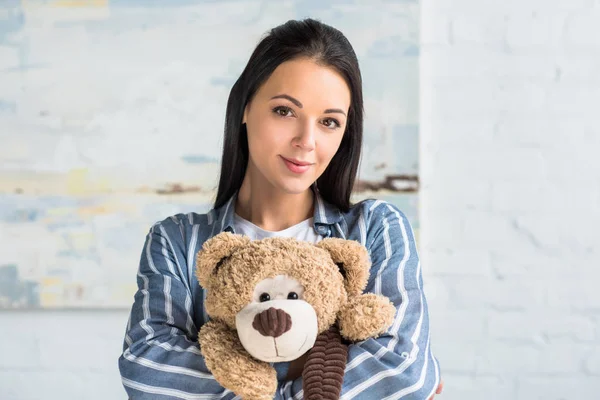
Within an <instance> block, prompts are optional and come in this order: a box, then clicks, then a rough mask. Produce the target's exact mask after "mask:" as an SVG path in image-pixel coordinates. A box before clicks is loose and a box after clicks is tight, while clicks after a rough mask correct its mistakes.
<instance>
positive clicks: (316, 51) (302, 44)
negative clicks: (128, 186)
mask: <svg viewBox="0 0 600 400" xmlns="http://www.w3.org/2000/svg"><path fill="white" fill-rule="evenodd" d="M301 57H306V58H310V59H312V60H314V61H315V62H317V63H318V64H320V65H323V66H327V67H332V68H334V69H335V70H336V71H338V73H340V74H341V75H342V77H343V78H344V79H345V81H346V83H347V85H348V86H349V88H350V93H351V103H350V110H349V112H348V118H347V124H346V130H345V132H344V136H343V138H342V142H341V144H340V147H339V149H338V151H337V153H336V154H335V156H334V157H333V158H332V160H331V162H330V164H329V165H328V166H327V168H326V169H325V171H324V172H323V174H322V175H321V176H320V177H319V178H318V179H317V189H318V190H319V193H320V194H321V196H322V197H323V198H324V199H325V201H327V202H329V203H331V204H333V205H335V206H337V207H338V208H339V209H340V210H342V211H348V209H349V208H350V195H351V194H352V188H353V186H354V181H355V179H356V174H357V172H358V164H359V161H360V154H361V146H362V135H363V95H362V77H361V74H360V68H359V66H358V60H357V58H356V54H355V53H354V49H353V48H352V45H351V44H350V42H349V41H348V39H346V37H345V36H344V35H343V34H342V33H341V32H340V31H339V30H337V29H335V28H333V27H331V26H329V25H326V24H324V23H322V22H320V21H316V20H314V19H310V18H309V19H304V20H301V21H296V20H291V21H288V22H286V23H284V24H282V25H279V26H277V27H275V28H273V29H272V30H270V31H269V32H268V34H267V35H266V36H265V37H264V38H263V39H262V40H261V41H260V43H259V44H258V45H257V46H256V49H254V52H253V53H252V55H251V56H250V59H249V60H248V64H247V65H246V68H244V71H243V72H242V74H241V75H240V77H239V78H238V80H237V81H236V82H235V84H234V85H233V87H232V88H231V92H230V94H229V100H228V101H227V111H226V115H225V137H224V142H223V155H222V158H221V174H220V177H219V188H218V190H217V197H216V200H215V205H214V207H215V208H218V207H221V206H222V205H223V204H225V203H226V202H227V200H228V199H229V198H230V197H231V196H232V195H233V194H234V193H235V192H237V191H238V190H239V189H240V187H241V186H242V181H243V179H244V175H245V173H246V167H247V164H248V136H247V131H246V125H245V124H242V118H243V115H244V108H245V107H246V105H247V104H248V102H249V101H250V100H251V99H252V97H253V96H254V94H255V93H256V91H257V90H258V88H259V87H260V86H261V85H262V84H263V83H264V82H265V81H266V80H267V79H268V78H269V76H270V75H271V74H272V73H273V71H274V70H275V68H277V67H278V66H279V64H281V63H283V62H285V61H290V60H293V59H296V58H301Z"/></svg>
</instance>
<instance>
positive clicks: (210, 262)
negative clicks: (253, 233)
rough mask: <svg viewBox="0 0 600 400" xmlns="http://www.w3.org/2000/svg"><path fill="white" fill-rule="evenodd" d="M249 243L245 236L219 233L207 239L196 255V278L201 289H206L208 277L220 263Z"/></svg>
mask: <svg viewBox="0 0 600 400" xmlns="http://www.w3.org/2000/svg"><path fill="white" fill-rule="evenodd" d="M249 242H250V239H249V238H248V237H246V236H242V235H236V234H233V233H230V232H221V233H219V234H218V235H216V236H213V237H212V238H210V239H208V240H207V241H206V242H204V244H203V245H202V249H201V250H200V251H199V252H198V254H197V255H196V277H197V278H198V282H200V285H201V286H202V287H207V286H208V283H209V280H210V276H211V275H212V274H213V273H215V272H216V270H217V268H218V267H219V266H220V265H221V263H222V261H223V260H224V259H226V258H227V257H229V256H231V255H232V254H233V253H234V252H235V251H236V250H238V249H241V248H242V247H244V246H246V245H247V244H248V243H249Z"/></svg>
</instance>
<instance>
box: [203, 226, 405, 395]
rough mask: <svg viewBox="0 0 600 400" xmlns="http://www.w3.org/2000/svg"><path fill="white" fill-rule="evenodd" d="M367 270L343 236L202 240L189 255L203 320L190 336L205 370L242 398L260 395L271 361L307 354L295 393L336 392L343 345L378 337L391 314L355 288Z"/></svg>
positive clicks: (269, 378)
mask: <svg viewBox="0 0 600 400" xmlns="http://www.w3.org/2000/svg"><path fill="white" fill-rule="evenodd" d="M369 269H370V260H369V256H368V252H367V249H366V248H365V247H364V246H362V245H361V244H360V243H359V242H357V241H353V240H346V239H339V238H325V239H323V240H321V241H320V242H318V243H316V244H314V243H309V242H305V241H300V240H297V239H294V238H284V237H271V238H265V239H261V240H250V239H249V238H248V237H247V236H243V235H239V234H234V233H230V232H222V233H219V234H218V235H216V236H214V237H212V238H210V239H208V240H207V241H206V242H205V243H204V244H203V246H202V248H201V249H200V251H199V252H198V253H197V257H196V277H197V278H198V282H199V284H200V285H201V286H202V288H203V289H204V290H205V291H206V300H205V303H204V304H205V308H206V312H207V315H208V316H209V321H208V322H206V323H205V324H204V325H203V326H202V327H201V329H200V332H199V337H198V340H199V344H200V351H201V353H202V355H203V356H204V358H205V362H206V366H207V368H208V369H209V370H210V372H211V373H212V374H213V376H214V377H215V379H216V380H217V381H218V382H219V383H220V384H221V386H223V387H225V388H227V389H229V390H231V391H232V392H234V393H235V394H236V395H239V396H241V397H242V399H244V400H267V399H269V400H270V399H273V397H274V396H275V391H276V390H277V374H276V370H275V369H274V368H273V366H272V363H274V362H284V361H292V360H295V359H297V358H299V357H301V356H303V355H306V354H308V358H307V360H306V363H305V367H304V370H303V372H302V377H303V387H304V398H305V399H308V400H311V396H312V398H324V399H325V398H339V391H340V390H341V384H342V380H343V374H344V369H345V364H346V361H347V358H346V357H347V344H348V343H351V342H356V341H362V340H366V339H368V338H372V337H377V336H379V335H381V334H382V333H384V332H385V331H386V330H387V329H388V328H389V327H390V326H391V324H392V322H393V320H394V317H395V313H396V309H395V307H394V305H393V304H392V303H391V301H390V300H389V299H388V298H387V297H385V296H381V295H376V294H373V293H366V294H364V293H363V291H364V289H365V287H366V285H367V281H368V277H369ZM327 352H329V353H327ZM328 385H329V386H331V387H328ZM336 390H337V392H336ZM325 392H328V393H329V397H327V396H325V397H322V396H324V395H323V393H325ZM334 392H335V396H337V397H335V396H334V397H331V393H334ZM311 393H314V395H312V394H311ZM319 393H320V394H319ZM319 396H321V397H319Z"/></svg>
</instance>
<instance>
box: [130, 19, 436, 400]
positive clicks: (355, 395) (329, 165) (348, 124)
mask: <svg viewBox="0 0 600 400" xmlns="http://www.w3.org/2000/svg"><path fill="white" fill-rule="evenodd" d="M361 85H362V82H361V76H360V71H359V67H358V61H357V59H356V56H355V54H354V51H353V49H352V46H351V45H350V43H349V42H348V40H347V39H346V38H345V37H344V35H343V34H342V33H341V32H339V31H338V30H336V29H334V28H332V27H330V26H327V25H325V24H322V23H320V22H317V21H314V20H310V19H308V20H304V21H289V22H287V23H285V24H283V25H281V26H279V27H276V28H275V29H273V30H272V31H271V32H270V34H269V35H268V36H267V37H265V38H264V39H263V40H262V41H261V42H260V43H259V44H258V46H257V48H256V49H255V51H254V52H253V54H252V56H251V57H250V60H249V61H248V64H247V66H246V68H245V69H244V71H243V72H242V74H241V76H240V78H239V79H238V80H237V82H236V83H235V84H234V86H233V88H232V90H231V94H230V96H229V101H228V103H227V113H226V122H225V139H224V148H223V157H222V166H221V174H220V180H219V187H218V191H217V198H216V201H215V204H214V208H213V209H212V210H211V211H210V212H208V213H207V214H202V215H200V214H195V213H189V214H186V215H182V214H178V215H175V216H172V217H170V218H167V219H165V220H164V221H162V222H158V223H157V224H155V225H154V226H153V227H152V228H151V229H150V232H149V234H148V236H147V238H146V243H145V247H144V251H143V254H142V258H141V262H140V267H139V271H138V286H139V290H138V292H137V293H136V295H135V301H134V304H133V307H132V311H131V316H130V320H129V323H128V325H127V332H126V335H125V343H124V348H123V354H122V356H121V357H120V359H119V368H120V371H121V376H122V380H123V384H124V386H125V389H126V391H127V393H128V394H129V397H130V398H131V399H151V398H152V399H155V398H174V399H175V398H180V399H221V398H223V399H231V398H234V397H235V395H234V394H233V393H231V392H230V391H227V390H225V389H223V388H222V387H221V386H220V385H219V384H218V383H217V382H216V381H215V380H214V378H213V377H212V376H211V374H210V373H209V372H208V370H207V368H206V365H205V363H204V360H203V358H202V355H201V353H200V351H199V348H198V344H197V336H198V330H199V328H200V327H201V326H202V324H203V323H204V322H206V320H207V318H206V312H205V310H204V308H203V295H204V293H203V291H202V288H201V287H200V286H199V284H198V282H197V280H196V278H195V276H194V267H195V266H194V259H195V255H196V253H197V251H198V250H199V249H200V248H201V246H202V244H203V243H204V242H205V241H206V240H207V239H208V238H210V237H212V236H214V235H216V234H218V233H219V232H222V231H230V232H235V233H240V234H245V235H248V236H250V237H251V238H252V239H260V238H263V237H267V236H293V237H297V238H300V239H302V240H308V241H312V242H318V241H319V240H321V239H323V238H324V237H330V236H335V237H340V238H344V239H350V240H357V241H359V242H361V243H362V244H363V245H365V246H366V247H367V248H368V249H369V252H370V255H371V261H372V268H371V275H370V279H369V284H368V287H367V289H366V290H367V291H370V292H375V293H379V294H383V295H386V296H388V297H389V298H390V299H391V300H392V301H393V303H394V304H395V306H396V307H397V310H398V312H397V315H396V319H395V321H394V324H393V325H392V327H391V328H390V329H389V331H388V332H387V333H386V334H385V335H383V336H381V337H379V338H377V339H370V340H366V341H364V342H361V343H357V344H353V345H350V346H349V352H348V363H347V368H346V373H345V378H344V383H343V387H342V398H343V399H378V400H379V399H400V398H402V399H411V400H412V399H419V400H424V399H428V398H430V397H432V396H433V395H434V392H435V391H436V389H438V393H439V391H440V389H441V386H440V388H438V384H439V382H440V377H439V367H438V363H437V360H436V359H435V358H434V357H433V355H432V353H431V348H430V345H429V322H428V313H427V305H426V301H425V297H424V295H423V291H422V278H421V270H420V264H419V260H418V255H417V252H416V248H415V242H414V238H413V233H412V229H411V227H410V224H409V222H408V221H407V219H406V217H405V216H404V214H403V213H402V212H400V211H399V210H398V209H397V208H396V207H395V206H393V205H391V204H388V203H386V202H383V201H374V200H367V201H363V202H361V203H359V204H356V205H354V206H351V204H350V194H351V190H352V187H353V184H354V180H355V177H356V173H357V169H358V162H359V158H360V152H361V141H362V127H363V99H362V87H361ZM302 363H303V360H302V359H300V360H296V361H294V362H292V363H277V364H275V367H276V369H277V372H278V378H279V380H280V385H279V389H278V391H277V398H278V399H291V398H294V399H299V398H302V379H301V378H300V373H301V370H302Z"/></svg>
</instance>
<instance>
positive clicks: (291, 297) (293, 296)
mask: <svg viewBox="0 0 600 400" xmlns="http://www.w3.org/2000/svg"><path fill="white" fill-rule="evenodd" d="M288 300H298V293H296V292H290V293H289V294H288Z"/></svg>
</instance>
